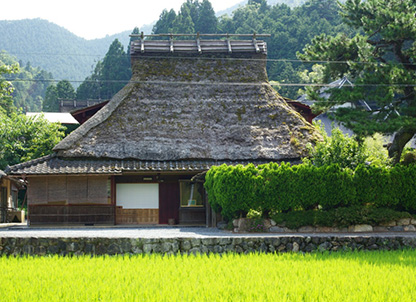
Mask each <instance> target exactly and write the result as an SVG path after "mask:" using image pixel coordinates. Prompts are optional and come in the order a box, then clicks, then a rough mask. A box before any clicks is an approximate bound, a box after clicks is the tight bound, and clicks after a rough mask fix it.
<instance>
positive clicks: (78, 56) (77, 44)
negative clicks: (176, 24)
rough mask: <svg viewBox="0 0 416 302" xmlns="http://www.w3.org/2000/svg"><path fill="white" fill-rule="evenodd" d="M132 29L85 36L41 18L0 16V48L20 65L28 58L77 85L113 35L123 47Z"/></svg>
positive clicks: (28, 60) (58, 77)
mask: <svg viewBox="0 0 416 302" xmlns="http://www.w3.org/2000/svg"><path fill="white" fill-rule="evenodd" d="M132 31H133V29H132V30H130V31H124V32H121V33H119V34H115V35H111V36H106V37H105V38H102V39H95V40H86V39H83V38H80V37H78V36H76V35H75V34H73V33H71V32H70V31H68V30H66V29H65V28H63V27H60V26H58V25H56V24H54V23H51V22H49V21H46V20H42V19H24V20H17V21H7V20H1V21H0V37H1V39H0V50H5V51H6V52H8V53H9V54H10V55H13V56H15V57H16V58H17V60H18V61H21V62H22V63H23V65H25V64H26V63H27V62H30V64H31V65H32V66H36V67H40V68H42V69H44V70H47V71H49V72H51V73H52V75H53V77H54V78H55V79H57V80H62V79H66V80H70V81H74V83H73V84H74V86H77V85H78V83H77V82H78V81H79V82H81V81H83V80H84V79H85V78H86V77H87V76H88V75H90V74H91V72H92V70H93V68H94V67H95V65H96V62H97V61H98V60H100V59H102V58H103V57H104V55H105V54H106V53H107V51H108V47H109V46H110V44H111V43H112V42H113V41H114V40H115V39H118V40H119V41H120V42H121V43H122V44H123V45H124V46H125V47H126V48H127V45H128V43H129V40H130V38H129V34H130V33H131V32H132Z"/></svg>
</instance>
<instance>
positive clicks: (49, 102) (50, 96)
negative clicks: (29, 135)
mask: <svg viewBox="0 0 416 302" xmlns="http://www.w3.org/2000/svg"><path fill="white" fill-rule="evenodd" d="M42 111H43V112H58V111H59V101H58V91H57V89H56V85H55V84H52V85H49V86H48V88H46V93H45V101H44V102H43V104H42Z"/></svg>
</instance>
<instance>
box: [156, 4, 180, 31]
mask: <svg viewBox="0 0 416 302" xmlns="http://www.w3.org/2000/svg"><path fill="white" fill-rule="evenodd" d="M175 18H176V13H175V11H174V10H173V9H171V10H170V11H167V10H166V9H164V10H163V11H162V13H161V14H160V17H159V20H158V21H157V22H156V24H155V25H154V26H153V30H152V32H153V34H166V33H170V32H172V24H173V21H174V20H175Z"/></svg>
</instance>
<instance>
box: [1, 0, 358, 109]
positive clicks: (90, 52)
mask: <svg viewBox="0 0 416 302" xmlns="http://www.w3.org/2000/svg"><path fill="white" fill-rule="evenodd" d="M282 2H284V4H281V3H282ZM303 2H305V0H269V1H268V2H266V0H249V1H243V3H246V4H245V5H243V6H240V7H239V8H238V9H236V10H235V11H234V12H233V13H232V14H231V16H230V15H222V16H220V17H217V15H216V14H215V12H214V10H213V8H212V6H211V3H210V2H209V1H208V0H203V1H197V0H187V1H185V2H184V4H183V5H182V7H181V8H180V10H179V11H178V12H175V11H174V10H170V11H167V10H165V11H163V12H161V15H160V18H159V20H158V21H157V22H156V23H155V25H154V27H153V33H167V32H173V33H195V32H201V33H252V32H257V33H269V34H271V38H267V39H266V41H267V43H268V60H269V61H268V75H269V79H270V80H271V81H276V83H277V84H276V87H277V89H278V90H279V92H280V93H281V94H282V95H284V96H287V97H291V98H295V97H296V96H297V91H298V90H299V88H302V87H301V86H292V85H293V84H297V83H300V82H302V80H301V79H300V76H299V72H300V71H303V70H304V69H306V68H309V69H310V68H311V65H310V64H305V63H301V62H300V61H299V60H297V58H296V53H297V52H298V51H302V49H303V47H304V46H305V45H306V44H307V43H310V41H311V40H312V38H313V37H314V36H315V35H319V34H322V33H325V34H328V35H334V34H337V33H339V32H344V33H347V35H350V34H351V29H349V28H347V27H346V26H345V25H344V24H343V23H342V20H341V17H340V16H339V14H338V12H339V8H338V6H337V3H336V0H310V1H307V2H306V3H304V4H303V5H301V6H296V5H299V4H302V3H303ZM270 3H272V4H273V3H277V4H275V5H271V4H270ZM132 30H133V29H132ZM142 30H145V32H147V33H149V31H148V30H146V28H141V29H140V30H138V29H136V31H137V32H139V31H142ZM131 33H132V31H126V32H123V33H120V34H117V35H113V36H108V37H106V38H103V39H97V40H85V39H83V38H80V37H77V36H76V35H74V34H72V33H70V32H69V31H68V30H66V29H64V28H62V27H59V26H57V25H55V24H53V23H50V22H48V21H45V20H41V19H33V20H20V21H0V36H1V37H2V38H1V39H0V50H6V51H7V52H8V53H9V54H10V55H12V56H14V57H16V58H17V60H18V61H19V63H20V65H21V72H23V69H22V68H26V66H27V68H28V70H29V69H32V71H33V69H37V68H39V72H40V70H43V71H42V72H41V73H40V74H39V75H36V77H37V78H34V79H33V80H36V81H43V82H42V83H41V84H40V83H39V82H37V83H38V84H36V85H35V84H34V83H36V81H35V82H32V83H29V82H23V81H20V82H14V85H15V87H16V90H15V92H14V93H15V95H16V96H18V97H17V98H15V99H14V100H15V104H16V105H17V106H18V107H21V108H28V110H38V109H40V108H42V107H41V103H42V101H43V100H44V99H45V89H46V88H45V87H43V86H47V85H49V84H50V80H51V79H54V80H56V81H55V84H56V83H57V82H58V81H59V80H69V81H70V82H71V84H72V85H73V86H74V87H75V88H77V87H78V86H81V87H80V88H81V89H79V91H77V97H80V98H82V99H88V98H91V99H95V98H108V97H111V94H113V92H112V91H113V90H114V88H111V89H107V87H106V81H108V83H111V81H112V80H114V79H109V78H108V76H109V75H111V74H113V75H114V74H115V69H114V67H113V69H114V70H110V71H109V70H106V68H111V64H104V67H103V64H102V63H103V61H102V60H104V57H105V54H106V53H108V51H109V50H110V46H111V44H112V43H114V41H115V40H116V39H117V40H118V41H119V44H118V45H117V51H118V55H121V54H122V51H123V49H121V48H124V51H127V46H128V43H129V34H131ZM127 52H128V51H127ZM110 53H111V51H110ZM107 59H108V58H107ZM120 60H121V61H123V60H124V59H123V58H121V57H120ZM107 61H109V60H107ZM28 62H29V64H28ZM123 62H124V61H123ZM122 66H127V67H125V68H126V69H128V68H129V64H127V65H125V64H124V63H122ZM118 67H120V66H118ZM37 72H38V71H36V72H34V74H36V73H37ZM49 72H50V73H51V74H49ZM129 72H130V71H129V70H126V72H124V71H123V72H121V73H120V72H119V71H117V74H123V76H122V78H120V79H118V80H122V81H124V80H125V77H126V76H127V75H128V74H129ZM125 74H126V76H125ZM20 76H22V75H20ZM13 77H18V75H13ZM31 77H32V76H29V78H31ZM84 79H86V80H87V81H89V82H90V84H86V83H85V82H84V83H83V85H81V84H82V81H83V80H84ZM91 80H94V81H98V82H99V86H100V87H99V88H98V89H97V88H96V87H93V86H94V85H96V84H93V83H92V82H91ZM48 81H49V82H48ZM109 85H110V84H109ZM32 86H36V87H38V86H39V87H40V86H42V88H39V89H38V88H36V89H34V90H33V89H31V87H32ZM33 91H36V92H33ZM109 91H111V92H109ZM39 93H40V95H39ZM109 93H110V94H109Z"/></svg>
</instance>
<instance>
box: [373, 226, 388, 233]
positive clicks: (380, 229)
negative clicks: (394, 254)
mask: <svg viewBox="0 0 416 302" xmlns="http://www.w3.org/2000/svg"><path fill="white" fill-rule="evenodd" d="M373 231H374V232H388V231H389V229H388V228H387V227H386V226H375V227H373Z"/></svg>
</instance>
